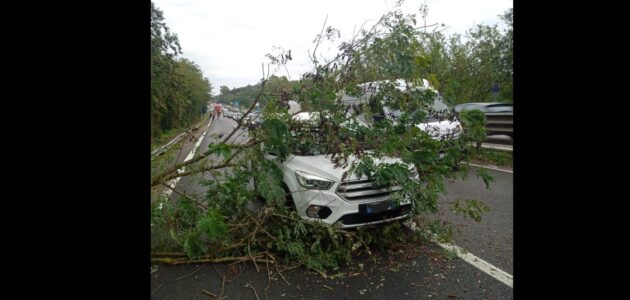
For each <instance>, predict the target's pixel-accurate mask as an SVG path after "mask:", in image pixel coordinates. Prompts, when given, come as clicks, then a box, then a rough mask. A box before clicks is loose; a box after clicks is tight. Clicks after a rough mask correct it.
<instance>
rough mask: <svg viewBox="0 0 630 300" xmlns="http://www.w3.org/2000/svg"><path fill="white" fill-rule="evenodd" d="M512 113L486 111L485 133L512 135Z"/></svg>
mask: <svg viewBox="0 0 630 300" xmlns="http://www.w3.org/2000/svg"><path fill="white" fill-rule="evenodd" d="M513 124H514V114H513V113H511V112H509V113H486V134H487V135H496V134H504V135H508V136H510V137H512V134H513V132H514V126H513Z"/></svg>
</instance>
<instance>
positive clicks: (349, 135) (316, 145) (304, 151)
mask: <svg viewBox="0 0 630 300" xmlns="http://www.w3.org/2000/svg"><path fill="white" fill-rule="evenodd" d="M296 117H297V116H296ZM296 117H294V119H296V120H300V121H302V123H301V125H300V126H298V127H297V128H293V129H292V130H291V134H292V136H293V138H294V141H295V144H294V147H293V149H294V151H293V154H295V155H301V156H315V155H326V154H330V153H329V151H328V150H330V148H328V147H330V145H328V146H327V145H326V133H323V132H322V131H321V130H320V128H319V127H318V126H316V125H315V123H312V120H313V119H308V120H306V119H304V118H302V119H300V118H299V117H298V118H296ZM305 121H306V122H305ZM356 121H357V123H358V125H359V127H366V128H367V127H368V126H367V124H366V123H364V122H362V121H361V120H360V119H357V120H356ZM352 124H353V123H351V122H349V121H346V122H343V123H341V124H340V125H341V126H342V127H343V128H346V129H348V130H340V131H339V132H338V133H337V138H339V139H340V140H347V139H358V141H357V142H358V144H359V146H362V147H364V150H370V149H371V148H372V146H371V145H367V144H366V143H365V140H366V139H365V138H361V136H362V134H361V133H360V132H361V130H359V131H358V132H357V131H356V127H353V126H355V125H352ZM350 128H355V129H350Z"/></svg>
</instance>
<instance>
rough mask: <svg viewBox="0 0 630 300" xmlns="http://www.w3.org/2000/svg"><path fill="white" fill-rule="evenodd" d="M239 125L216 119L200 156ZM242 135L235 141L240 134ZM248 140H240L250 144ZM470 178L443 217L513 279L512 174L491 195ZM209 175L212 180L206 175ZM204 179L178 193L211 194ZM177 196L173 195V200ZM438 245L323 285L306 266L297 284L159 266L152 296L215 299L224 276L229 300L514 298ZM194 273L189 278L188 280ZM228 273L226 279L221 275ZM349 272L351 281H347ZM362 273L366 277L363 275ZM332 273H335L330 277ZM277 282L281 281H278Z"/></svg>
mask: <svg viewBox="0 0 630 300" xmlns="http://www.w3.org/2000/svg"><path fill="white" fill-rule="evenodd" d="M235 125H236V122H234V121H233V120H230V119H227V118H221V119H218V120H215V121H214V122H213V124H212V125H211V126H210V128H209V130H208V133H207V134H206V135H205V137H204V140H203V141H202V143H201V144H200V147H199V150H197V153H199V152H200V151H205V150H207V149H208V145H209V143H211V142H213V141H216V140H217V138H216V136H217V135H218V134H220V133H223V134H228V133H229V132H230V131H231V130H232V129H233V128H234V126H235ZM238 135H239V134H236V135H235V136H238ZM244 139H245V134H243V135H240V137H238V138H237V140H236V141H237V142H239V143H240V142H243V141H244ZM471 169H472V170H471V172H470V175H469V176H468V177H467V178H466V179H463V180H462V179H458V180H455V181H453V182H449V183H447V187H446V190H447V192H446V193H445V194H444V195H443V196H442V197H441V198H440V207H441V209H442V211H443V218H444V219H445V220H447V221H449V222H451V223H453V224H456V225H457V227H458V228H460V231H459V232H457V233H455V235H454V237H453V243H454V244H456V245H458V246H460V247H462V248H464V249H465V250H467V251H469V252H470V253H471V254H473V255H475V256H477V257H479V258H481V259H482V260H485V261H487V262H489V263H491V264H492V265H494V266H495V267H498V268H500V269H502V270H503V271H505V272H507V273H509V274H513V256H512V249H513V243H512V234H513V231H512V227H513V226H512V224H513V213H512V208H513V204H512V191H513V183H512V180H513V175H512V173H507V172H501V171H494V170H488V172H489V173H490V174H491V175H492V176H493V177H494V180H495V181H494V182H493V183H492V184H491V189H490V190H487V189H486V188H485V185H484V184H483V182H482V180H481V179H480V178H477V177H476V176H475V170H474V169H475V168H474V167H473V168H471ZM205 176H208V175H205ZM202 178H203V176H201V175H197V176H188V177H184V178H182V179H181V180H180V181H179V183H178V184H177V189H178V190H182V191H184V192H186V193H190V194H194V195H198V196H204V195H205V193H206V191H205V189H204V187H203V185H201V184H199V181H200V180H201V179H202ZM173 196H174V195H172V197H173ZM460 199H478V200H482V201H484V202H485V203H486V204H487V205H488V206H489V207H490V211H489V212H488V213H487V214H486V215H484V217H483V219H482V222H481V223H476V222H475V221H472V220H468V219H465V218H463V217H461V216H457V215H455V214H453V213H452V212H450V211H449V210H448V202H451V201H455V200H460ZM441 253H444V251H443V250H442V248H440V247H439V246H438V245H437V244H435V243H428V244H422V245H417V247H414V248H412V249H404V250H403V252H402V253H389V254H388V253H380V254H377V255H374V256H373V257H369V258H368V257H361V258H358V259H357V260H356V261H355V262H353V263H352V264H350V265H348V266H344V267H343V268H341V269H340V270H339V271H338V273H336V272H333V273H332V275H335V274H338V277H336V279H323V278H322V277H321V276H320V275H318V274H315V273H312V272H311V271H307V270H305V269H304V268H302V267H299V268H296V269H292V270H287V271H284V272H282V274H283V275H284V276H285V277H286V280H287V282H288V283H290V285H288V284H287V282H285V281H284V280H282V279H281V278H280V276H278V275H277V272H276V271H274V267H273V266H270V270H271V271H272V274H270V275H269V276H268V275H267V274H266V268H265V266H262V267H261V271H260V272H257V271H256V269H255V267H254V266H253V265H251V264H248V265H246V266H245V267H244V269H240V270H238V272H236V273H238V275H236V274H235V272H233V271H234V269H233V268H234V267H232V268H230V267H228V264H215V265H184V266H168V265H159V266H157V269H156V270H155V271H154V272H152V274H151V291H152V298H154V299H208V298H209V296H207V295H205V294H203V293H202V292H201V290H202V289H204V290H206V291H210V292H212V293H215V294H217V295H219V294H220V292H221V284H222V278H221V276H222V275H223V274H227V279H228V280H229V282H227V283H225V290H224V295H228V296H229V299H237V298H239V295H240V297H241V298H243V299H256V296H255V295H254V291H253V290H252V289H251V288H249V287H244V286H245V285H246V284H247V283H249V284H251V285H252V286H253V287H254V289H255V290H256V292H257V295H258V297H260V299H264V298H265V293H264V290H265V288H266V287H267V284H269V289H268V297H269V299H283V298H286V299H324V298H329V299H354V298H364V299H383V298H385V297H390V298H392V297H393V298H395V299H399V298H403V299H405V298H413V299H418V298H422V299H431V298H433V299H512V298H513V295H512V288H511V287H509V286H507V285H505V284H504V283H502V282H500V281H498V280H496V279H495V278H493V277H491V276H489V275H487V274H486V273H484V272H482V271H481V270H480V269H478V268H476V267H475V266H473V265H471V264H469V263H468V262H466V261H464V260H462V259H461V258H453V259H450V260H449V259H447V258H445V257H444V255H442V254H441ZM193 272H194V274H192V275H190V276H188V277H185V278H182V276H185V275H187V274H191V273H193ZM219 274H221V276H220V275H219ZM339 274H343V275H339ZM356 274H359V275H356ZM329 275H331V274H329ZM273 278H275V280H274V279H273Z"/></svg>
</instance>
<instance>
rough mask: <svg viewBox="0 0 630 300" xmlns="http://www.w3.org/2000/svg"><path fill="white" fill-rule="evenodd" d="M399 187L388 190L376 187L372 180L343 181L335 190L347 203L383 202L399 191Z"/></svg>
mask: <svg viewBox="0 0 630 300" xmlns="http://www.w3.org/2000/svg"><path fill="white" fill-rule="evenodd" d="M400 189H401V188H400V186H393V187H391V188H390V189H388V188H387V187H386V186H376V185H375V184H374V181H373V180H368V179H366V180H355V181H344V182H342V183H341V184H340V185H339V187H338V188H337V194H338V195H339V196H341V197H342V198H344V199H346V200H348V201H360V200H384V199H386V198H389V194H390V193H391V192H394V191H398V190H400Z"/></svg>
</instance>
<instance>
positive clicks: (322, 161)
mask: <svg viewBox="0 0 630 300" xmlns="http://www.w3.org/2000/svg"><path fill="white" fill-rule="evenodd" d="M330 159H331V155H315V156H297V155H291V156H290V157H289V158H288V159H287V161H286V162H285V165H286V166H287V167H288V168H290V169H291V170H294V171H295V170H300V171H303V172H306V173H310V174H313V175H317V176H320V177H323V178H326V179H330V180H334V181H337V182H338V181H341V177H342V176H343V173H344V172H346V171H348V170H350V165H351V164H352V162H358V161H359V160H358V159H357V158H356V156H354V155H351V156H350V157H349V158H348V166H347V167H345V168H344V167H337V168H335V167H334V163H333V162H331V160H330ZM375 163H376V164H377V165H378V164H382V163H387V164H392V163H402V160H401V159H399V158H392V157H383V158H381V159H378V160H375ZM364 177H365V176H364ZM365 178H367V177H365ZM355 179H360V178H358V177H357V176H356V175H355V174H352V175H350V176H349V177H348V178H346V180H355Z"/></svg>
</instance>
